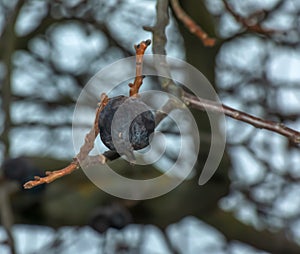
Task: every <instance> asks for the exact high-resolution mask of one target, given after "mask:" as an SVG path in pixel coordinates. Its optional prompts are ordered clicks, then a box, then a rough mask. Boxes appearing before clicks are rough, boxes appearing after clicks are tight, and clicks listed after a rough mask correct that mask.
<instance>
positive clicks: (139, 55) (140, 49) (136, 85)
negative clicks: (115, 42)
mask: <svg viewBox="0 0 300 254" xmlns="http://www.w3.org/2000/svg"><path fill="white" fill-rule="evenodd" d="M150 44H151V40H146V41H142V42H141V43H140V44H138V45H134V49H135V52H136V62H135V65H136V75H135V79H134V82H133V83H130V84H129V87H130V90H129V95H130V96H135V95H136V94H138V92H139V89H140V87H141V85H142V84H143V78H144V76H142V70H143V57H144V54H145V51H146V49H147V47H148V46H149V45H150Z"/></svg>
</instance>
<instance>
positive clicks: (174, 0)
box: [170, 0, 216, 47]
mask: <svg viewBox="0 0 300 254" xmlns="http://www.w3.org/2000/svg"><path fill="white" fill-rule="evenodd" d="M170 3H171V6H172V8H173V11H174V13H175V15H176V17H177V18H178V19H179V20H181V22H182V23H183V24H184V25H185V26H186V28H187V29H188V30H189V31H190V32H191V33H192V34H194V35H196V36H197V37H198V38H199V39H200V40H201V41H202V42H203V44H204V46H208V47H213V46H214V45H215V43H216V39H215V38H210V37H209V36H208V35H207V33H206V32H205V31H204V30H203V29H202V28H201V27H200V26H199V25H197V24H196V22H195V21H194V20H193V19H192V18H191V17H190V16H189V15H188V14H187V13H186V12H185V11H184V10H183V9H182V8H181V6H180V4H179V1H178V0H170Z"/></svg>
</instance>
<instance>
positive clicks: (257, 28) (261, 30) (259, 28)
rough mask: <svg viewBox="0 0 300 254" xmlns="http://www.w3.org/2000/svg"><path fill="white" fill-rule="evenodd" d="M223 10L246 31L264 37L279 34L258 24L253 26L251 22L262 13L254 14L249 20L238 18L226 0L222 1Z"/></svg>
mask: <svg viewBox="0 0 300 254" xmlns="http://www.w3.org/2000/svg"><path fill="white" fill-rule="evenodd" d="M223 3H224V6H225V9H226V10H227V11H228V12H229V13H230V14H231V15H232V16H233V17H234V19H235V20H236V21H237V22H238V23H240V24H242V25H243V26H244V27H245V28H246V29H247V30H249V31H251V32H255V33H259V34H264V35H271V34H274V33H279V32H280V31H276V30H273V29H267V28H263V27H262V26H261V25H260V23H259V22H256V23H254V24H252V23H253V20H255V19H254V18H255V17H259V16H260V15H261V14H262V13H261V12H260V13H256V15H255V16H253V15H252V16H251V17H249V18H244V17H242V16H240V15H239V14H237V13H236V12H235V11H234V9H233V8H232V6H231V5H230V4H229V3H228V2H227V0H223Z"/></svg>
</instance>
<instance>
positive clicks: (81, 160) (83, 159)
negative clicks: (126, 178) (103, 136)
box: [23, 94, 108, 189]
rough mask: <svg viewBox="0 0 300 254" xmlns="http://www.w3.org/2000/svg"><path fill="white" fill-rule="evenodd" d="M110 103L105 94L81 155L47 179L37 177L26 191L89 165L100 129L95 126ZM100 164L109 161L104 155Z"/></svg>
mask: <svg viewBox="0 0 300 254" xmlns="http://www.w3.org/2000/svg"><path fill="white" fill-rule="evenodd" d="M107 102H108V97H107V96H106V95H105V94H102V95H101V102H100V103H99V105H98V108H97V110H96V116H95V121H94V125H93V127H92V129H91V130H90V131H89V132H88V133H87V134H86V136H85V139H84V144H83V145H82V147H81V148H80V151H79V153H78V154H77V155H76V157H75V158H74V160H73V161H72V162H71V163H70V164H69V165H68V166H67V167H65V168H63V169H60V170H55V171H47V172H46V176H45V177H39V176H35V178H34V180H32V181H28V182H26V183H25V184H24V186H23V187H24V188H25V189H31V188H33V187H35V186H38V185H40V184H44V183H51V182H53V181H54V180H56V179H58V178H61V177H63V176H65V175H68V174H71V173H72V172H73V171H75V170H76V169H78V168H79V167H80V165H81V164H84V165H87V164H90V163H88V160H90V158H89V156H88V154H89V152H90V151H91V150H92V149H93V148H94V141H95V139H96V137H97V135H98V133H99V130H98V127H97V129H95V126H97V124H96V121H97V120H98V118H99V114H100V112H101V110H102V109H103V108H104V107H105V105H106V103H107ZM97 161H98V162H101V163H102V164H104V163H105V162H106V161H107V159H106V157H105V156H104V155H98V160H97Z"/></svg>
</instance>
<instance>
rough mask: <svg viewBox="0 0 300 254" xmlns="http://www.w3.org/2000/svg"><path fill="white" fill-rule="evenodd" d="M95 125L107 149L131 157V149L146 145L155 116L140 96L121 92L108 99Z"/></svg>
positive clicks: (131, 158)
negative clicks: (131, 95)
mask: <svg viewBox="0 0 300 254" xmlns="http://www.w3.org/2000/svg"><path fill="white" fill-rule="evenodd" d="M114 117H115V119H114ZM98 126H99V130H100V137H101V140H102V142H103V143H104V144H105V145H106V146H107V147H108V148H109V149H110V150H113V151H115V150H116V151H117V152H118V153H119V154H120V155H126V156H127V157H128V159H129V160H133V159H134V157H133V154H132V150H140V149H142V148H144V147H146V146H148V145H149V136H150V135H151V134H152V133H153V132H154V128H155V119H154V115H153V113H152V112H151V111H150V110H149V107H148V106H147V105H146V104H145V103H144V102H143V101H142V100H141V99H139V98H136V97H126V96H123V95H121V96H116V97H113V98H110V99H109V101H108V103H107V105H106V106H105V107H104V109H103V110H102V111H101V113H100V116H99V122H98Z"/></svg>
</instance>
